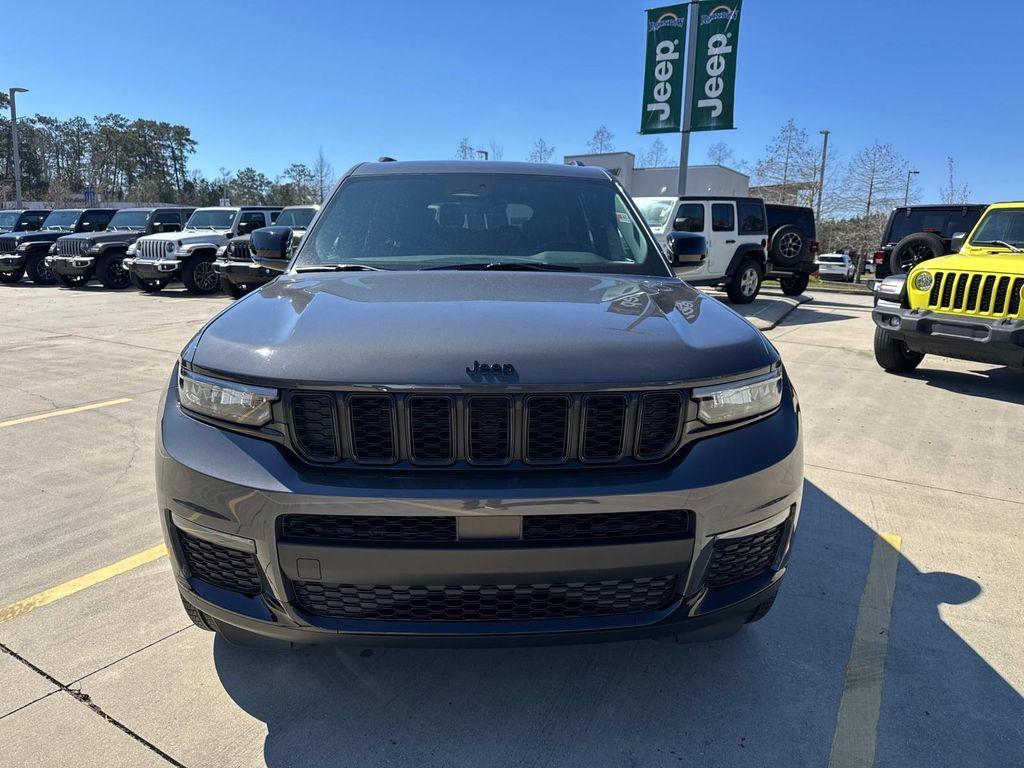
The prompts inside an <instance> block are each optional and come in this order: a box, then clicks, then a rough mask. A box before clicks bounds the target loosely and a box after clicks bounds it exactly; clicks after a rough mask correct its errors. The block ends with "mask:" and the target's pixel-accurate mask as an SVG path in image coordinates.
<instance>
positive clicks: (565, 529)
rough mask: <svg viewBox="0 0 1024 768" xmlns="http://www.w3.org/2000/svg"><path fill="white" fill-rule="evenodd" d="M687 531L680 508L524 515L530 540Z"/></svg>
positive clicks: (629, 536)
mask: <svg viewBox="0 0 1024 768" xmlns="http://www.w3.org/2000/svg"><path fill="white" fill-rule="evenodd" d="M689 533H690V515H689V513H688V512H685V511H682V510H660V511H655V512H615V513H605V514H582V515H526V516H525V517H523V540H524V541H533V542H537V541H551V542H555V541H572V542H576V543H581V542H586V541H595V542H600V541H607V540H610V539H611V540H615V539H617V540H621V539H648V538H650V539H675V538H683V537H685V536H688V535H689Z"/></svg>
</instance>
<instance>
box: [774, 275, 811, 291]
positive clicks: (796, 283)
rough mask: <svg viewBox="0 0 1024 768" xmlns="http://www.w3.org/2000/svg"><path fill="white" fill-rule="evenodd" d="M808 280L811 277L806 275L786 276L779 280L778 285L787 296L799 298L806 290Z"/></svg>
mask: <svg viewBox="0 0 1024 768" xmlns="http://www.w3.org/2000/svg"><path fill="white" fill-rule="evenodd" d="M810 280H811V276H810V275H808V274H807V273H804V274H802V275H786V276H785V277H782V278H779V285H780V286H781V287H782V292H783V293H784V294H786V295H787V296H799V295H800V294H801V293H803V292H804V291H806V290H807V284H808V283H809V282H810Z"/></svg>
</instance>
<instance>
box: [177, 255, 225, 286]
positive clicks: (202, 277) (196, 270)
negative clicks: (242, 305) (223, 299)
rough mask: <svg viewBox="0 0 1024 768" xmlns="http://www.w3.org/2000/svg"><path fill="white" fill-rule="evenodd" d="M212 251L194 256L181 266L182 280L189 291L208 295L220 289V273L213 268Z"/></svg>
mask: <svg viewBox="0 0 1024 768" xmlns="http://www.w3.org/2000/svg"><path fill="white" fill-rule="evenodd" d="M213 259H214V255H213V254H212V253H208V254H202V255H200V256H193V257H192V258H191V259H189V260H188V261H187V262H186V263H185V266H183V267H182V268H181V282H183V283H184V284H185V288H186V289H187V290H188V292H189V293H194V294H197V295H199V296H208V295H210V294H211V293H216V292H217V291H219V290H220V275H218V274H217V273H216V272H214V270H213Z"/></svg>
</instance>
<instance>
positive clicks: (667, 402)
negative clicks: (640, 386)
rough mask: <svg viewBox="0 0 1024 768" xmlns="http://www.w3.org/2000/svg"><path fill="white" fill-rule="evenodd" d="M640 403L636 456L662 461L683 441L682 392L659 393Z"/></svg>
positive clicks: (649, 395)
mask: <svg viewBox="0 0 1024 768" xmlns="http://www.w3.org/2000/svg"><path fill="white" fill-rule="evenodd" d="M640 402H641V405H640V434H639V436H638V438H637V446H636V457H637V458H638V459H660V458H661V457H662V456H665V455H666V454H668V453H669V452H671V450H672V449H673V448H674V447H675V444H676V442H677V440H678V439H679V427H680V424H681V423H682V415H681V408H682V404H683V399H682V397H681V396H680V395H679V393H678V392H658V393H649V394H646V395H644V396H643V398H642V399H641V401H640Z"/></svg>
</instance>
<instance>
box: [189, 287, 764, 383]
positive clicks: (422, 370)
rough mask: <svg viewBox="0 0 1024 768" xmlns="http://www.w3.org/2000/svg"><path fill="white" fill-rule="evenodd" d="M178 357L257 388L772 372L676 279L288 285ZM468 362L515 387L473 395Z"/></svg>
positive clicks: (707, 301) (756, 338)
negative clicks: (498, 367)
mask: <svg viewBox="0 0 1024 768" xmlns="http://www.w3.org/2000/svg"><path fill="white" fill-rule="evenodd" d="M184 355H185V357H186V359H187V360H189V361H190V362H192V363H193V364H194V365H196V366H199V367H201V368H204V369H206V370H208V371H211V372H217V373H221V374H223V375H225V376H226V377H227V378H238V379H240V380H245V381H251V382H253V383H260V382H264V383H270V384H282V385H287V384H289V383H294V384H307V385H309V384H312V385H318V384H340V385H350V384H352V385H363V384H377V385H398V386H401V385H419V386H462V385H473V384H488V383H492V384H494V385H495V386H499V387H500V386H529V387H533V386H555V387H564V386H569V385H573V386H576V385H622V386H636V385H641V384H656V383H664V382H672V381H683V380H698V379H710V378H716V377H720V376H727V375H730V374H737V373H744V372H747V371H752V370H756V369H760V368H763V367H765V366H768V365H770V364H772V363H773V362H775V361H776V360H777V359H778V354H777V353H776V352H775V350H774V348H773V347H771V346H770V345H769V344H768V342H767V341H766V340H765V338H764V337H763V336H762V335H761V334H760V332H758V331H757V330H756V329H754V327H753V326H751V325H750V324H749V323H747V322H746V321H745V320H744V319H743V318H741V317H740V316H739V315H737V314H736V313H734V312H733V311H732V310H730V309H728V308H727V307H725V306H724V305H722V304H720V303H719V302H717V301H715V300H714V299H712V298H710V297H709V296H706V295H704V294H702V293H700V292H698V291H696V290H695V289H693V288H691V287H690V286H688V285H686V284H685V283H683V282H681V281H680V280H677V279H671V278H650V277H622V276H612V275H593V274H585V275H584V274H580V275H576V274H563V273H530V272H476V271H465V272H457V271H443V272H414V271H408V272H362V273H349V274H344V273H335V274H305V275H298V274H295V275H283V276H281V277H279V278H278V279H277V280H275V281H274V282H272V283H270V284H268V285H267V286H265V287H264V288H262V289H261V290H259V291H257V292H256V293H253V294H250V295H249V296H248V297H246V298H245V299H243V300H242V301H239V302H236V303H235V304H234V305H232V306H231V308H229V309H228V310H226V311H225V312H223V313H222V314H220V315H218V316H217V317H216V318H214V319H213V320H212V321H211V322H210V323H209V324H207V326H206V328H205V329H204V330H203V331H202V332H201V333H200V335H199V336H198V337H197V339H195V340H194V341H193V342H192V343H190V345H189V346H188V347H187V348H186V351H185V353H184ZM475 361H480V363H488V364H490V363H499V364H502V365H504V364H511V365H513V366H515V369H516V373H515V374H514V375H512V376H510V377H508V378H500V379H497V380H492V381H487V380H483V381H482V380H480V379H479V378H475V377H473V376H471V375H470V374H468V373H467V367H468V368H473V367H474V362H475Z"/></svg>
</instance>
